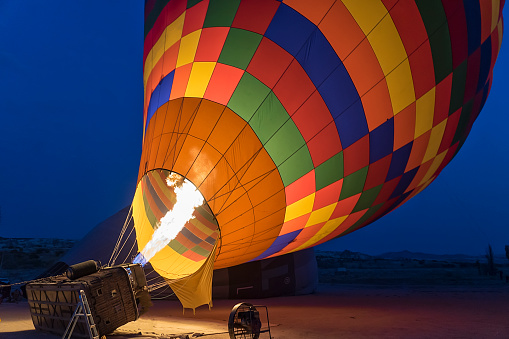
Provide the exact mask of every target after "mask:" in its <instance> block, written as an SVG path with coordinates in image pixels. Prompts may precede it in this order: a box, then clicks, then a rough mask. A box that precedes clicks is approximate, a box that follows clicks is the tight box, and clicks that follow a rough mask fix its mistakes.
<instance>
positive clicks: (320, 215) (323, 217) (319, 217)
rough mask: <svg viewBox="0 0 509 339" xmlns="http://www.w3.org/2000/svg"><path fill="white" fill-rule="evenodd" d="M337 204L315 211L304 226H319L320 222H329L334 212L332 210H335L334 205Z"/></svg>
mask: <svg viewBox="0 0 509 339" xmlns="http://www.w3.org/2000/svg"><path fill="white" fill-rule="evenodd" d="M337 204H338V203H337V202H336V203H334V204H330V205H329V206H325V207H322V208H320V209H318V210H316V211H313V212H311V215H310V216H309V219H308V222H307V223H306V226H304V227H309V226H313V225H316V224H319V223H321V222H325V221H327V220H329V218H330V216H331V215H332V212H334V209H335V208H336V205H337Z"/></svg>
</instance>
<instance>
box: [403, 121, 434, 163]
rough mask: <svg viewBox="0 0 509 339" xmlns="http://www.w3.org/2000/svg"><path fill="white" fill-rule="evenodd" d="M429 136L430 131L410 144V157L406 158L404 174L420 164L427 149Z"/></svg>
mask: <svg viewBox="0 0 509 339" xmlns="http://www.w3.org/2000/svg"><path fill="white" fill-rule="evenodd" d="M430 136H431V130H429V131H427V132H426V133H424V134H423V135H421V136H419V137H418V138H417V139H415V140H414V143H413V144H412V151H411V152H410V157H409V158H408V162H407V164H406V168H405V172H408V171H410V170H411V169H414V168H416V167H418V166H420V165H421V164H422V159H423V158H424V155H425V154H426V149H427V148H428V144H429V138H430Z"/></svg>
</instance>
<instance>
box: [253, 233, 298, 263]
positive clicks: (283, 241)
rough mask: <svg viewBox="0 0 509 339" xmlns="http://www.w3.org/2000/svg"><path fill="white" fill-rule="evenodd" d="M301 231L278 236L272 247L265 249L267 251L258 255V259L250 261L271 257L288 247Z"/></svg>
mask: <svg viewBox="0 0 509 339" xmlns="http://www.w3.org/2000/svg"><path fill="white" fill-rule="evenodd" d="M301 231H302V230H297V231H293V232H291V233H287V234H284V235H280V236H279V237H277V238H276V240H274V242H273V243H272V245H270V247H269V248H267V250H265V252H263V253H262V254H260V255H259V256H258V257H256V258H254V259H253V260H251V261H256V260H260V259H264V258H266V257H268V256H270V255H273V254H274V253H277V252H279V251H281V250H282V249H283V248H285V247H286V246H288V244H289V243H291V242H292V240H293V239H295V238H296V237H297V236H298V235H299V233H300V232H301Z"/></svg>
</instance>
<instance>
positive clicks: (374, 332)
mask: <svg viewBox="0 0 509 339" xmlns="http://www.w3.org/2000/svg"><path fill="white" fill-rule="evenodd" d="M244 301H246V302H250V303H252V304H254V305H266V306H268V312H269V318H270V330H271V335H272V337H273V338H275V339H291V338H297V339H300V338H509V319H508V318H509V284H504V285H497V286H473V287H472V286H436V287H430V286H423V287H418V286H412V287H411V288H409V287H404V286H402V287H395V286H388V287H387V286H384V287H382V286H373V285H370V286H359V285H357V286H353V285H324V284H321V285H320V286H319V289H318V291H317V292H316V293H315V294H312V295H304V296H295V297H280V298H271V299H260V300H244ZM238 302H239V301H238V300H215V301H214V307H213V308H212V310H211V311H209V310H208V307H201V308H198V309H197V310H196V315H193V312H192V311H191V310H186V312H185V314H184V315H183V314H182V308H181V306H180V303H179V302H178V301H155V302H154V306H153V307H152V308H151V309H150V310H149V311H148V312H147V313H146V314H144V315H143V316H142V317H141V318H140V319H139V320H137V321H135V322H131V323H129V324H126V325H124V326H122V327H120V328H119V329H117V331H116V332H114V333H113V334H109V335H107V338H114V339H123V338H179V337H180V338H185V335H186V334H187V335H188V336H189V338H193V337H203V338H207V339H208V338H210V339H220V338H229V336H228V334H227V331H228V328H227V327H228V326H227V319H228V316H229V314H230V311H231V309H232V307H233V306H234V305H235V304H236V303H238ZM260 311H262V312H260V313H261V314H262V315H263V314H264V309H260ZM0 319H1V321H0V338H2V339H9V338H13V339H19V338H48V339H51V338H58V337H57V336H54V335H48V334H44V333H41V332H38V331H36V330H34V326H33V324H32V321H31V318H30V313H29V308H28V303H27V302H20V303H18V304H15V303H3V304H0ZM262 322H263V324H264V325H265V327H266V324H267V323H266V320H265V317H264V316H262ZM260 338H269V334H268V333H263V334H261V335H260Z"/></svg>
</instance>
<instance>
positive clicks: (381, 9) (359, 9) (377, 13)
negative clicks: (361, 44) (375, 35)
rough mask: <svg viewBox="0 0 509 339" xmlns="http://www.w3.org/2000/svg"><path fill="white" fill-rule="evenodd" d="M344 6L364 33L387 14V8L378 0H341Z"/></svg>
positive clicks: (369, 30) (366, 33)
mask: <svg viewBox="0 0 509 339" xmlns="http://www.w3.org/2000/svg"><path fill="white" fill-rule="evenodd" d="M343 3H344V4H345V6H346V8H348V11H350V13H351V14H352V16H353V17H354V19H355V21H357V24H358V25H359V27H360V28H361V29H362V31H363V32H364V34H365V35H368V34H369V32H371V30H372V29H373V28H374V27H375V25H376V24H377V23H378V22H379V21H380V20H382V18H383V17H384V16H385V15H387V9H386V8H385V6H384V4H383V3H382V1H380V0H362V1H359V0H343Z"/></svg>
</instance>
